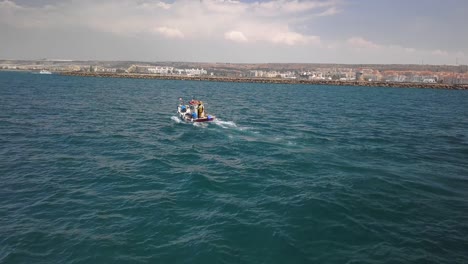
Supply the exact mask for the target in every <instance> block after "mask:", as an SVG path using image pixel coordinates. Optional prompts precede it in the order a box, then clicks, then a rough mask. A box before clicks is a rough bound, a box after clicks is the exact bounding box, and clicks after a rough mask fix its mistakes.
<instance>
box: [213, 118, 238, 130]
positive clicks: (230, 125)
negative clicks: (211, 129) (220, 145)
mask: <svg viewBox="0 0 468 264" xmlns="http://www.w3.org/2000/svg"><path fill="white" fill-rule="evenodd" d="M213 123H214V124H216V125H218V126H220V127H222V128H234V127H237V125H236V123H234V122H233V121H223V120H220V119H215V120H214V121H213Z"/></svg>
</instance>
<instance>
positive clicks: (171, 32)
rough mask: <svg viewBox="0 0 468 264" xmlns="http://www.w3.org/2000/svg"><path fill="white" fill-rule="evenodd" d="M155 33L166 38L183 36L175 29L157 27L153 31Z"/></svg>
mask: <svg viewBox="0 0 468 264" xmlns="http://www.w3.org/2000/svg"><path fill="white" fill-rule="evenodd" d="M155 32H158V33H160V34H161V35H163V36H165V37H168V38H184V34H183V33H182V32H180V30H178V29H177V28H169V27H158V28H156V29H155Z"/></svg>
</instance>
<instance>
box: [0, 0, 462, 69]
mask: <svg viewBox="0 0 468 264" xmlns="http://www.w3.org/2000/svg"><path fill="white" fill-rule="evenodd" d="M467 14H468V1H467V0H445V1H444V0H239V1H236V0H98V1H97V0H0V59H40V58H49V59H80V60H93V59H96V60H144V61H199V62H233V63H239V62H247V63H249V62H250V63H263V62H306V63H405V64H406V63H408V64H409V63H412V64H420V63H424V64H455V63H456V62H457V61H458V63H459V64H468V26H467V25H468V15H467Z"/></svg>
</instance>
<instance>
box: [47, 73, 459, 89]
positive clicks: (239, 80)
mask: <svg viewBox="0 0 468 264" xmlns="http://www.w3.org/2000/svg"><path fill="white" fill-rule="evenodd" d="M55 74H59V75H66V76H79V77H98V78H130V79H157V80H179V81H210V82H237V83H271V84H310V85H334V86H361V87H393V88H421V89H446V90H468V84H444V83H400V82H366V81H338V80H336V81H328V80H308V79H283V78H258V77H219V76H180V75H157V74H141V73H91V72H58V73H55Z"/></svg>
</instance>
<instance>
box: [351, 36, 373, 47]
mask: <svg viewBox="0 0 468 264" xmlns="http://www.w3.org/2000/svg"><path fill="white" fill-rule="evenodd" d="M346 42H347V43H348V44H349V45H350V46H352V47H353V48H358V49H377V48H379V47H380V45H378V44H375V43H374V42H372V41H369V40H367V39H364V38H362V37H352V38H349V39H348V40H347V41H346Z"/></svg>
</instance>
